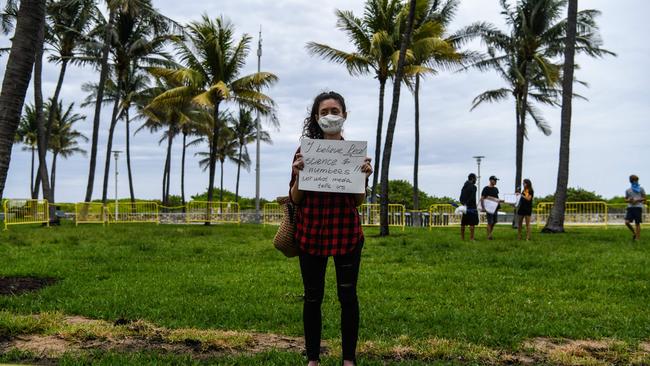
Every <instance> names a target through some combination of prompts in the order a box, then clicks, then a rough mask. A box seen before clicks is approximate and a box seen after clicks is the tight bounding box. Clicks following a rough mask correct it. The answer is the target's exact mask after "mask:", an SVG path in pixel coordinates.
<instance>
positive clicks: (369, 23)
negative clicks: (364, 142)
mask: <svg viewBox="0 0 650 366" xmlns="http://www.w3.org/2000/svg"><path fill="white" fill-rule="evenodd" d="M402 8H403V6H402V3H401V1H399V0H368V1H366V6H365V11H364V14H363V18H357V17H356V16H355V15H354V13H352V12H351V11H346V10H336V17H337V22H336V26H337V27H338V28H339V29H340V30H342V31H343V32H345V33H346V34H347V36H348V38H349V40H350V41H351V42H352V44H353V45H354V47H355V48H356V49H355V51H353V52H346V51H342V50H339V49H336V48H333V47H331V46H328V45H325V44H321V43H316V42H309V43H307V50H308V51H309V52H310V53H311V54H313V55H317V56H320V57H322V58H324V59H326V60H328V61H331V62H334V63H338V64H343V65H345V66H346V68H347V70H348V73H349V74H350V75H352V76H360V75H366V74H369V73H374V77H375V78H376V79H377V81H378V82H379V106H378V108H379V111H378V114H377V134H376V140H375V169H374V172H375V173H374V176H373V178H372V195H371V201H372V202H375V195H376V192H377V191H376V190H377V179H378V175H379V167H380V157H381V133H382V128H383V120H384V92H385V89H386V81H387V80H388V78H389V77H391V75H393V74H394V69H395V67H396V64H395V63H396V62H397V56H398V53H399V40H400V34H399V32H397V29H398V28H399V26H398V22H399V20H398V14H399V13H400V11H401V10H402Z"/></svg>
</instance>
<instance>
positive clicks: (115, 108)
mask: <svg viewBox="0 0 650 366" xmlns="http://www.w3.org/2000/svg"><path fill="white" fill-rule="evenodd" d="M121 88H122V82H121V81H118V82H117V94H116V95H115V104H113V114H112V116H111V125H110V127H109V129H108V141H107V142H106V162H105V164H104V184H103V186H102V202H104V204H106V201H107V199H108V174H109V172H110V169H111V150H112V149H113V134H114V133H115V126H116V125H117V112H118V111H119V106H120V94H121V92H120V90H121Z"/></svg>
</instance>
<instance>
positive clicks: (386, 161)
mask: <svg viewBox="0 0 650 366" xmlns="http://www.w3.org/2000/svg"><path fill="white" fill-rule="evenodd" d="M415 3H416V0H410V6H409V15H408V20H407V23H406V32H404V34H403V36H402V42H401V45H400V49H399V58H398V62H397V72H396V74H395V84H394V85H393V103H392V105H391V108H390V117H389V118H388V126H387V128H386V142H385V143H384V154H383V157H382V160H381V208H380V214H379V216H380V228H379V235H380V236H387V235H389V234H390V232H389V230H388V168H389V167H390V155H391V151H392V149H393V136H394V135H395V125H396V124H397V111H398V109H399V97H400V90H401V86H402V77H403V75H404V63H405V56H406V48H407V47H408V45H409V43H410V42H411V33H412V31H413V20H414V19H415Z"/></svg>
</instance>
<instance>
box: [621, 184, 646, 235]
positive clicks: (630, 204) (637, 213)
mask: <svg viewBox="0 0 650 366" xmlns="http://www.w3.org/2000/svg"><path fill="white" fill-rule="evenodd" d="M625 200H626V201H627V211H626V213H625V226H627V228H628V229H630V231H631V232H632V240H633V241H635V240H639V239H641V223H642V222H643V206H644V204H645V203H646V196H645V190H644V189H643V187H641V186H640V185H639V177H638V176H636V175H634V174H632V175H630V188H628V189H626V190H625ZM632 222H634V224H635V227H632Z"/></svg>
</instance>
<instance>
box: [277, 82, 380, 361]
mask: <svg viewBox="0 0 650 366" xmlns="http://www.w3.org/2000/svg"><path fill="white" fill-rule="evenodd" d="M346 117H347V112H346V107H345V100H344V99H343V97H342V96H341V95H340V94H338V93H335V92H326V93H321V94H319V95H318V96H317V97H316V98H315V99H314V103H313V105H312V108H311V112H310V113H309V116H308V117H307V118H306V119H305V121H304V125H303V131H302V138H310V139H328V140H342V139H343V136H342V135H341V129H342V127H343V123H344V122H345V118H346ZM304 166H305V164H304V161H303V157H302V154H301V153H300V149H298V150H297V151H296V154H295V155H294V158H293V165H292V172H291V173H292V174H291V182H290V183H289V187H290V188H289V197H290V199H291V202H292V203H293V204H295V205H296V207H297V210H298V215H297V220H296V236H295V239H296V241H297V242H298V243H299V245H300V256H299V259H300V272H301V275H302V280H303V285H304V291H305V293H304V303H303V326H304V333H305V348H306V350H307V359H308V365H309V366H316V365H318V364H319V362H320V340H321V323H322V318H321V316H322V315H321V303H322V301H323V295H324V292H325V271H326V268H327V261H328V259H329V257H330V256H331V257H334V265H335V269H336V283H337V292H338V299H339V302H340V303H341V338H342V342H341V343H342V349H343V352H342V353H343V354H342V356H343V365H345V366H351V365H355V363H356V346H357V339H358V333H359V301H358V299H357V279H358V277H359V266H360V264H361V250H362V248H363V242H364V237H363V231H362V229H361V221H360V219H359V212H358V211H357V206H359V205H360V204H362V203H363V202H364V200H365V193H361V194H352V193H332V192H312V191H302V190H300V189H298V173H299V172H300V171H301V170H302V169H303V168H304ZM361 171H362V172H363V173H365V174H366V185H367V178H368V176H370V174H372V167H371V166H370V158H367V157H366V159H365V163H364V164H363V165H362V166H361Z"/></svg>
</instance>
